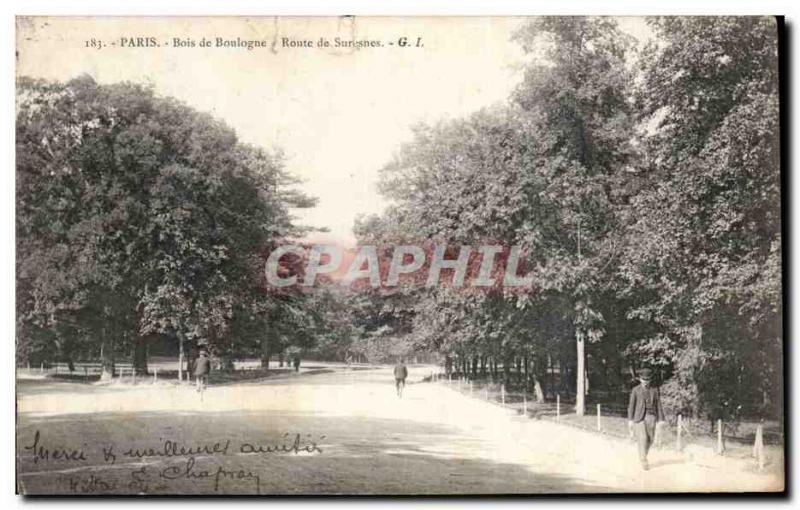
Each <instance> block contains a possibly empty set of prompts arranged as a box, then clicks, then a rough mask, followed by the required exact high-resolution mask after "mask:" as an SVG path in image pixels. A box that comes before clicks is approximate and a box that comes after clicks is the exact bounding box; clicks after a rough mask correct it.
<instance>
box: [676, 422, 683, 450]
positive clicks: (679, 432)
mask: <svg viewBox="0 0 800 510" xmlns="http://www.w3.org/2000/svg"><path fill="white" fill-rule="evenodd" d="M682 422H683V417H682V416H681V415H680V414H679V415H678V431H677V432H678V434H677V445H676V447H677V449H678V451H681V432H683V431H682V430H681V429H682V428H683V424H682Z"/></svg>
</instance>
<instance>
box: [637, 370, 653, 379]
mask: <svg viewBox="0 0 800 510" xmlns="http://www.w3.org/2000/svg"><path fill="white" fill-rule="evenodd" d="M652 378H653V371H652V370H650V369H649V368H643V369H641V370H639V379H644V380H645V381H649V380H650V379H652Z"/></svg>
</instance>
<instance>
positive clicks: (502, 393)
mask: <svg viewBox="0 0 800 510" xmlns="http://www.w3.org/2000/svg"><path fill="white" fill-rule="evenodd" d="M500 400H501V402H502V403H503V405H506V385H505V384H501V385H500Z"/></svg>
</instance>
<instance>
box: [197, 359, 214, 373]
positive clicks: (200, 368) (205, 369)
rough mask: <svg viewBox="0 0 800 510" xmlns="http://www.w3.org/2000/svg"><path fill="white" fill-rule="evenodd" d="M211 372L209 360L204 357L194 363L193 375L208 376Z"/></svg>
mask: <svg viewBox="0 0 800 510" xmlns="http://www.w3.org/2000/svg"><path fill="white" fill-rule="evenodd" d="M209 372H211V360H210V359H208V358H207V357H205V356H200V357H199V358H197V360H196V361H195V362H194V375H208V373H209Z"/></svg>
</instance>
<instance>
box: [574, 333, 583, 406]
mask: <svg viewBox="0 0 800 510" xmlns="http://www.w3.org/2000/svg"><path fill="white" fill-rule="evenodd" d="M575 340H576V344H577V354H578V366H577V369H576V370H575V375H576V376H577V379H576V384H575V414H577V415H578V416H583V414H584V412H585V409H586V404H585V400H586V366H585V352H584V342H585V340H584V338H583V332H582V331H576V332H575Z"/></svg>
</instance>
